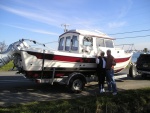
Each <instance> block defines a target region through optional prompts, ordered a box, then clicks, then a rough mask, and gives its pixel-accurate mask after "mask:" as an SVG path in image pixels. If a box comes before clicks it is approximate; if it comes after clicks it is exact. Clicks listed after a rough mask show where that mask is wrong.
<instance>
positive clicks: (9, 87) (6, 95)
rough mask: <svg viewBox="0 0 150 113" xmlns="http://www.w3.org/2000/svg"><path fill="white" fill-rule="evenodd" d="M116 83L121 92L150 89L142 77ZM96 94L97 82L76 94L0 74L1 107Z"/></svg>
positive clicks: (119, 80) (21, 76) (61, 86)
mask: <svg viewBox="0 0 150 113" xmlns="http://www.w3.org/2000/svg"><path fill="white" fill-rule="evenodd" d="M125 72H127V70H125V71H124V73H122V75H127V74H125ZM116 83H117V88H118V90H119V91H121V90H129V89H138V88H146V87H150V79H147V80H143V79H142V78H141V77H138V78H137V79H131V78H129V77H126V78H123V79H117V80H116ZM96 94H99V90H98V85H97V82H91V83H88V84H86V86H85V89H84V91H82V92H81V93H79V94H74V93H70V92H68V89H67V88H66V87H65V86H63V85H58V84H54V85H53V86H52V85H50V84H36V83H35V82H33V81H30V80H28V79H26V78H24V77H23V75H21V74H16V72H15V71H10V72H0V106H8V105H12V104H19V103H26V102H33V101H51V100H57V99H70V98H77V97H81V96H87V95H96Z"/></svg>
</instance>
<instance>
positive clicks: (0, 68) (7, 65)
mask: <svg viewBox="0 0 150 113" xmlns="http://www.w3.org/2000/svg"><path fill="white" fill-rule="evenodd" d="M11 68H13V61H10V62H9V63H8V64H6V65H5V66H2V67H0V71H8V70H10V69H11Z"/></svg>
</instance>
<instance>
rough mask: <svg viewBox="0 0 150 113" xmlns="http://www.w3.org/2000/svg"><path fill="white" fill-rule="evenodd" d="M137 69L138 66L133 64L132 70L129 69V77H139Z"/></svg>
mask: <svg viewBox="0 0 150 113" xmlns="http://www.w3.org/2000/svg"><path fill="white" fill-rule="evenodd" d="M137 74H138V72H137V69H136V66H135V65H134V64H131V66H130V68H129V76H130V77H132V78H136V77H137Z"/></svg>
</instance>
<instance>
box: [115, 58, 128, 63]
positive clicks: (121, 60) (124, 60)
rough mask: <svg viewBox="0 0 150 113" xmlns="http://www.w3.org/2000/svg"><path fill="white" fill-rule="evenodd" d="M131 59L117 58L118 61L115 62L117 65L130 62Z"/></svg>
mask: <svg viewBox="0 0 150 113" xmlns="http://www.w3.org/2000/svg"><path fill="white" fill-rule="evenodd" d="M129 59H130V57H127V58H117V59H115V61H116V62H117V63H120V62H126V61H128V60H129Z"/></svg>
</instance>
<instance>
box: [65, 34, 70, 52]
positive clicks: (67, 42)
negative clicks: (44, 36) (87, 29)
mask: <svg viewBox="0 0 150 113" xmlns="http://www.w3.org/2000/svg"><path fill="white" fill-rule="evenodd" d="M70 40H71V38H70V36H68V37H66V44H65V45H66V46H65V51H69V49H70V42H71V41H70Z"/></svg>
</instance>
